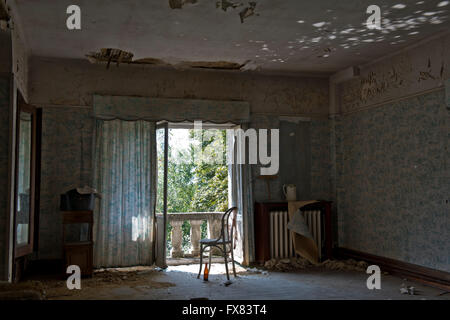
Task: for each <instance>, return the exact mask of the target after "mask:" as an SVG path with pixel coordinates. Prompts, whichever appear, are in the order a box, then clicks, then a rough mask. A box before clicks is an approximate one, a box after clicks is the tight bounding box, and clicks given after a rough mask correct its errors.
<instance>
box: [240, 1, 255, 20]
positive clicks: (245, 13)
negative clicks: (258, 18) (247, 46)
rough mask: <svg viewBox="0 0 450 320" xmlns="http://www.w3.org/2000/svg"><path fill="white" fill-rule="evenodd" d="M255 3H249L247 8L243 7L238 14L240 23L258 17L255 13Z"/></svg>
mask: <svg viewBox="0 0 450 320" xmlns="http://www.w3.org/2000/svg"><path fill="white" fill-rule="evenodd" d="M255 8H256V2H249V3H248V7H245V8H244V9H243V10H242V11H241V12H239V17H240V18H241V23H244V20H245V19H247V18H248V17H250V16H253V15H258V14H257V13H256V12H255Z"/></svg>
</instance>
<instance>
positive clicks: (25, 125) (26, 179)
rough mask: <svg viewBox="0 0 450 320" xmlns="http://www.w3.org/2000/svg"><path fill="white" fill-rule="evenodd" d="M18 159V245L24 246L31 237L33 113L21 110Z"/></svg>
mask: <svg viewBox="0 0 450 320" xmlns="http://www.w3.org/2000/svg"><path fill="white" fill-rule="evenodd" d="M18 144H19V145H18V147H19V150H18V161H17V198H16V201H17V203H16V207H17V216H16V221H17V223H16V245H17V246H23V245H27V244H28V243H29V239H30V214H31V212H30V211H31V161H32V115H31V113H28V112H24V111H20V113H19V137H18Z"/></svg>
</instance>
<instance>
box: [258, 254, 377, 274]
mask: <svg viewBox="0 0 450 320" xmlns="http://www.w3.org/2000/svg"><path fill="white" fill-rule="evenodd" d="M368 266H369V264H368V263H367V262H365V261H356V260H354V259H348V260H325V261H324V262H322V263H319V264H317V265H313V264H312V263H310V262H309V261H308V260H306V259H304V258H301V257H298V258H290V259H281V260H277V259H272V260H269V261H266V263H265V264H264V267H265V268H266V269H268V270H273V271H283V272H286V271H291V270H299V269H306V268H312V267H323V268H326V269H330V270H345V271H366V270H367V267H368Z"/></svg>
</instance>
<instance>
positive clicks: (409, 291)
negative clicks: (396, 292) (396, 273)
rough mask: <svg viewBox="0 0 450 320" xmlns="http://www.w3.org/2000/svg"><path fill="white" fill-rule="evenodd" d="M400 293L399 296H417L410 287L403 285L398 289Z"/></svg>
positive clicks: (414, 290)
mask: <svg viewBox="0 0 450 320" xmlns="http://www.w3.org/2000/svg"><path fill="white" fill-rule="evenodd" d="M400 293H401V294H409V295H412V296H414V295H417V291H416V289H415V288H414V287H412V286H407V285H405V284H404V283H402V286H401V287H400Z"/></svg>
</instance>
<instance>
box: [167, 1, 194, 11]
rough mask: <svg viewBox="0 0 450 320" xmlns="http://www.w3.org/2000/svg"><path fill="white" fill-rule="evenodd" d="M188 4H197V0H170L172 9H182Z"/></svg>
mask: <svg viewBox="0 0 450 320" xmlns="http://www.w3.org/2000/svg"><path fill="white" fill-rule="evenodd" d="M186 3H190V4H195V3H197V0H169V7H170V9H181V8H183V6H184V5H185V4H186Z"/></svg>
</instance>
